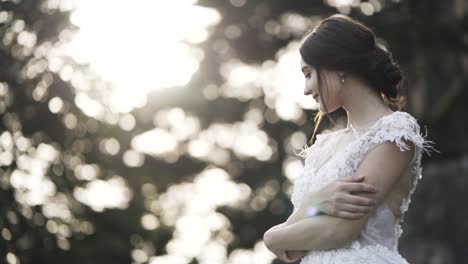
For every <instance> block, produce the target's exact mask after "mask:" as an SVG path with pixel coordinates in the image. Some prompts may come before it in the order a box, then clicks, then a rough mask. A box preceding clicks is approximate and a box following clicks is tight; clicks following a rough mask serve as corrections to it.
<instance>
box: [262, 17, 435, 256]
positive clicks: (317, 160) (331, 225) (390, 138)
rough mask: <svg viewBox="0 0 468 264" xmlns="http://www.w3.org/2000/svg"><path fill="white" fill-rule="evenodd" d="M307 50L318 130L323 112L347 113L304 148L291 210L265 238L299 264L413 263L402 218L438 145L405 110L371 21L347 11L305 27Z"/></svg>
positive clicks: (304, 65)
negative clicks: (404, 250) (401, 247)
mask: <svg viewBox="0 0 468 264" xmlns="http://www.w3.org/2000/svg"><path fill="white" fill-rule="evenodd" d="M300 54H301V57H302V60H301V69H302V72H303V74H304V76H305V90H304V94H305V95H310V96H312V97H313V98H314V99H315V100H317V102H318V103H319V110H320V111H319V114H318V115H317V117H316V119H315V121H316V126H315V129H314V135H313V136H312V139H313V138H314V136H315V133H316V131H317V127H318V124H319V123H320V121H321V120H322V117H323V116H324V114H327V113H331V112H334V111H335V110H337V109H338V108H340V107H342V108H343V109H344V110H346V113H347V120H348V121H347V125H346V127H345V128H342V129H338V130H335V131H333V132H328V133H322V134H318V135H317V137H316V140H315V142H313V144H312V145H311V146H310V147H307V146H306V147H305V148H302V149H301V153H300V154H299V155H300V156H302V157H304V158H305V166H304V169H303V171H302V173H301V174H300V175H299V176H298V177H297V178H296V179H295V182H294V191H293V194H292V196H291V201H292V203H293V205H294V211H293V213H292V215H291V216H290V217H289V219H288V220H287V221H286V222H285V223H282V224H280V225H277V226H274V227H273V228H271V229H270V230H268V231H267V232H266V233H265V234H264V242H265V245H266V246H267V247H268V249H269V250H270V251H272V252H273V253H275V254H276V255H277V256H278V257H279V258H280V259H282V260H283V261H286V262H294V261H296V260H298V259H300V258H302V260H301V262H300V263H301V264H312V263H317V264H319V263H320V264H323V263H372V264H378V263H393V264H396V263H408V262H407V261H406V260H405V259H404V258H403V257H402V256H401V255H400V254H399V253H398V248H397V247H398V239H399V237H400V235H401V232H402V230H401V226H400V223H401V222H402V221H403V215H404V213H405V211H406V210H407V208H408V205H409V203H410V196H411V194H412V193H413V191H414V189H415V187H416V184H417V180H418V179H419V178H421V156H422V154H423V152H424V151H426V152H427V153H428V154H429V151H428V150H429V149H433V150H434V148H433V147H432V146H430V143H433V142H432V141H428V140H426V139H425V136H422V135H421V134H420V128H419V125H418V123H417V120H416V119H415V118H414V117H413V116H412V115H410V114H409V113H407V112H402V111H400V110H401V108H402V106H403V103H404V97H401V96H400V95H399V94H398V91H399V88H400V87H399V86H400V83H401V80H402V75H401V72H400V69H399V66H398V64H397V63H396V62H395V61H394V60H393V58H392V56H391V54H390V53H389V52H388V51H387V50H386V49H385V48H384V47H383V46H382V45H380V44H378V43H377V42H376V37H375V35H374V33H373V32H372V31H371V30H370V29H369V28H368V27H366V26H365V25H364V24H362V23H360V22H358V21H356V20H354V19H351V18H350V17H348V16H345V15H340V14H336V15H332V16H330V17H328V18H326V19H324V20H322V21H321V22H320V23H319V24H318V25H317V26H316V27H315V28H314V29H313V30H312V32H310V33H309V34H307V35H306V36H305V37H304V39H303V41H302V44H301V47H300ZM390 106H396V107H397V108H398V110H397V111H393V110H391V109H390Z"/></svg>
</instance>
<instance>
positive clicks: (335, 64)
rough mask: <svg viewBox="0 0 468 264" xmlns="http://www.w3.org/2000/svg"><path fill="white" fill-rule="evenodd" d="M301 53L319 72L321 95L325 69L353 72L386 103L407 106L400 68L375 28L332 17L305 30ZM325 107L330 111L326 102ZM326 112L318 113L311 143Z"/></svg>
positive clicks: (398, 106)
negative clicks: (401, 92)
mask: <svg viewBox="0 0 468 264" xmlns="http://www.w3.org/2000/svg"><path fill="white" fill-rule="evenodd" d="M299 52H300V54H301V57H302V59H303V60H304V62H306V63H307V64H309V65H311V66H313V67H314V68H315V69H316V71H317V83H318V92H319V95H320V97H321V98H323V96H322V94H323V87H324V85H325V86H326V81H325V82H324V80H326V79H325V78H324V77H325V76H324V73H323V70H324V69H326V70H333V71H344V72H347V73H350V74H353V75H354V76H356V77H358V78H360V79H362V80H363V81H364V82H366V83H367V84H368V85H369V86H370V87H372V89H373V90H374V91H375V92H377V93H379V94H380V95H381V97H382V99H383V101H384V102H385V103H386V104H387V105H389V106H396V107H397V109H398V110H401V109H402V108H403V107H404V105H405V103H406V97H404V96H400V95H399V94H398V92H399V90H400V88H401V81H402V79H403V76H402V72H401V70H400V67H399V65H398V63H397V62H396V61H395V60H394V59H393V57H392V54H391V52H389V51H388V50H387V49H386V48H385V46H383V45H382V44H380V43H377V41H376V37H375V35H374V33H373V32H372V30H371V29H369V27H367V26H365V25H364V24H363V23H362V22H359V21H357V20H354V19H352V18H350V17H348V16H346V15H342V14H335V15H332V16H329V17H327V18H325V19H323V20H322V21H321V22H320V23H319V24H318V25H317V26H315V27H314V28H312V29H311V30H310V31H309V32H307V33H306V35H305V37H304V38H303V40H302V43H301V46H300V48H299ZM323 107H324V108H325V112H326V113H328V110H327V108H326V106H325V104H324V105H323ZM324 115H326V114H324V113H322V112H320V111H319V112H318V113H317V114H316V116H315V118H314V122H315V128H314V133H313V135H312V138H311V139H310V141H309V143H313V142H314V139H315V135H316V132H317V128H318V126H319V124H320V123H321V121H322V119H323V116H324ZM327 117H328V118H329V120H330V121H331V122H333V123H334V121H333V119H331V118H330V117H329V116H328V115H327Z"/></svg>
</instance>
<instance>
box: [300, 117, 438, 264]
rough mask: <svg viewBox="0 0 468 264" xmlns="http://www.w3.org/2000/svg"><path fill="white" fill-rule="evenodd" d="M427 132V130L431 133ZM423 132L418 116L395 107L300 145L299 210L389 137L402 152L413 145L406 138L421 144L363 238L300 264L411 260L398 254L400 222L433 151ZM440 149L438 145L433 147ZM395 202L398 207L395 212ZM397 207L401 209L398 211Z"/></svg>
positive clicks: (318, 253) (313, 255)
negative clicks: (343, 140)
mask: <svg viewBox="0 0 468 264" xmlns="http://www.w3.org/2000/svg"><path fill="white" fill-rule="evenodd" d="M349 132H352V135H353V136H354V137H352V138H353V139H352V140H350V142H349V143H348V144H346V145H345V147H343V148H342V149H341V150H336V149H335V147H336V146H337V142H338V140H339V138H340V136H341V135H343V133H348V135H349ZM426 135H427V132H426ZM426 135H424V136H423V135H421V134H420V128H419V125H418V123H417V121H416V119H415V118H414V117H413V116H412V115H411V114H409V113H407V112H401V111H395V112H393V113H391V114H388V115H385V116H383V117H381V118H379V119H378V120H377V121H375V122H374V123H373V124H372V125H371V126H370V127H369V128H367V129H365V130H361V131H358V130H355V129H353V128H344V129H340V130H337V131H334V132H328V133H322V134H318V135H317V139H316V142H315V143H314V144H313V145H312V146H310V147H308V146H305V147H303V148H301V149H300V152H299V153H297V152H296V155H299V156H301V157H303V158H304V159H305V161H304V168H303V170H302V172H301V173H300V174H299V175H298V177H296V178H295V179H294V188H293V193H292V195H291V202H292V203H293V205H294V208H297V207H298V206H299V204H300V203H301V201H302V199H303V198H304V197H305V196H306V194H307V193H308V192H310V191H314V190H318V189H320V188H322V187H323V186H325V185H326V184H328V183H330V182H332V181H334V180H336V179H338V178H340V177H345V176H350V175H354V173H355V172H356V170H357V168H358V166H359V164H360V162H361V161H362V160H363V158H364V157H365V156H366V154H367V153H368V152H369V151H370V150H371V149H372V148H373V147H375V146H376V145H378V144H380V143H383V142H385V141H392V142H395V143H396V144H397V145H398V147H399V148H400V150H401V151H405V150H407V149H408V146H407V145H406V144H405V142H404V141H403V139H407V140H410V141H412V142H413V143H414V145H415V146H416V151H415V155H414V158H413V161H412V163H411V164H410V166H409V168H408V169H407V171H406V172H405V175H402V176H403V177H401V178H402V179H403V180H401V181H400V182H399V183H398V184H397V185H396V186H397V187H396V188H395V191H394V192H393V193H392V194H391V195H389V196H388V197H390V198H391V199H389V200H388V201H387V200H385V202H383V203H381V204H380V205H379V206H378V207H377V208H376V210H375V211H374V214H373V215H372V216H371V217H370V218H369V220H368V222H367V224H366V226H365V228H364V229H363V230H362V231H361V234H360V236H359V238H358V239H357V240H355V241H353V242H352V243H350V244H349V245H348V246H346V247H342V248H338V249H330V250H311V251H309V252H308V253H307V255H305V256H304V257H302V259H301V262H300V263H301V264H327V263H338V264H345V263H353V264H354V263H356V264H357V263H359V264H365V263H369V264H370V263H372V264H380V263H392V264H397V263H398V264H402V263H408V262H407V261H406V260H405V259H404V258H403V257H402V256H401V255H400V254H399V252H398V239H399V237H400V235H401V233H402V229H401V226H400V224H401V223H402V222H403V215H404V213H405V211H406V210H407V209H408V205H409V203H410V197H411V194H412V193H413V192H414V190H415V188H416V184H417V182H418V180H419V179H420V178H421V177H422V174H421V172H422V169H421V156H422V153H423V152H424V151H426V152H427V153H428V154H429V151H428V150H429V149H434V148H433V147H432V146H431V145H430V143H433V142H432V141H428V140H426V139H425V137H426ZM434 150H435V149H434ZM390 205H393V208H394V209H393V210H392V207H391V206H390ZM395 211H397V212H398V213H395Z"/></svg>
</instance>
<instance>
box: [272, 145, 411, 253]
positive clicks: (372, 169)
mask: <svg viewBox="0 0 468 264" xmlns="http://www.w3.org/2000/svg"><path fill="white" fill-rule="evenodd" d="M405 143H406V144H407V145H408V146H410V149H409V151H401V150H400V149H399V147H398V146H397V145H396V143H394V142H390V141H386V142H384V143H382V144H379V145H377V146H376V147H374V148H373V149H372V150H370V151H369V153H368V154H367V155H366V157H365V158H364V159H363V161H362V162H361V163H360V165H359V167H358V169H357V172H356V174H357V175H365V176H366V178H365V182H366V183H369V184H372V185H374V186H375V187H376V188H377V189H378V190H379V191H378V192H377V193H376V194H375V197H376V199H377V203H378V204H381V203H382V202H383V201H385V198H386V197H387V195H388V194H389V193H390V192H391V190H392V188H393V186H394V184H395V183H397V181H398V180H399V179H400V176H401V175H402V174H403V172H404V171H405V169H406V168H407V167H408V165H409V164H410V162H411V160H412V158H413V155H414V152H415V149H414V144H413V143H412V142H411V141H407V140H406V141H405ZM306 206H307V205H304V206H302V205H301V206H300V207H299V208H298V209H297V210H296V211H295V212H294V213H293V215H291V216H290V218H289V219H288V220H287V221H286V222H285V223H282V224H280V225H277V226H275V227H273V228H271V229H270V230H268V231H267V232H265V234H264V236H263V240H264V243H265V245H266V246H267V247H268V248H269V249H270V250H271V249H274V250H275V251H278V250H284V251H293V250H325V249H333V248H340V247H342V246H344V245H346V244H348V243H350V242H351V241H353V240H355V239H357V238H358V237H359V234H360V233H361V230H362V229H363V228H364V226H365V225H366V223H367V221H368V219H369V217H370V216H371V215H372V214H373V211H371V212H369V213H367V214H366V215H365V216H364V217H361V218H359V219H345V218H338V217H334V216H329V215H318V216H314V217H306V214H305V210H306V208H305V207H306ZM376 208H377V207H376Z"/></svg>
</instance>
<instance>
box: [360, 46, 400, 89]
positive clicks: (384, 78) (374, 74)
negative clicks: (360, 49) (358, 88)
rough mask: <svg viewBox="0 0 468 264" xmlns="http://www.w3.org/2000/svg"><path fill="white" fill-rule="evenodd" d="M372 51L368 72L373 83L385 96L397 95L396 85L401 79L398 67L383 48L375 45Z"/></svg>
mask: <svg viewBox="0 0 468 264" xmlns="http://www.w3.org/2000/svg"><path fill="white" fill-rule="evenodd" d="M372 53H373V63H371V65H370V68H369V72H368V74H369V76H370V77H371V78H370V79H371V80H372V81H373V85H375V86H376V87H377V88H378V89H380V91H382V92H383V93H384V94H385V95H386V96H387V97H391V98H395V97H397V94H398V87H397V86H398V84H399V83H400V81H401V80H402V75H401V71H400V68H399V67H398V65H397V64H396V63H395V62H394V61H393V59H392V56H391V53H390V52H388V51H387V50H385V49H384V48H381V47H379V46H376V47H375V49H374V50H373V51H372Z"/></svg>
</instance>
